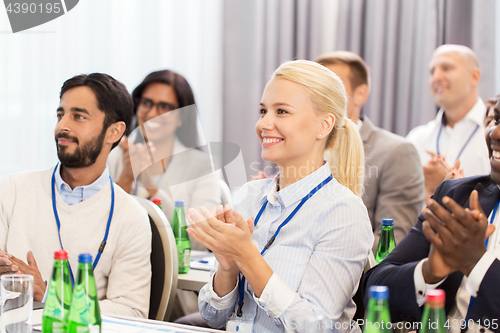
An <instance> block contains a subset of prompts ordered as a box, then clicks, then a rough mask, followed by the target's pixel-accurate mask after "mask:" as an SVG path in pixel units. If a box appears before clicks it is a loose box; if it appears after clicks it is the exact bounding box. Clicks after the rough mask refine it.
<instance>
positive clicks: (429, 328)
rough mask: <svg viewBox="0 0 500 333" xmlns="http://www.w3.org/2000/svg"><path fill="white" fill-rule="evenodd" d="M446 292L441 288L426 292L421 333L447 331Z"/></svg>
mask: <svg viewBox="0 0 500 333" xmlns="http://www.w3.org/2000/svg"><path fill="white" fill-rule="evenodd" d="M444 301H445V293H444V290H441V289H433V290H428V291H427V292H426V293H425V308H424V314H423V315H422V329H421V330H420V333H446V332H447V330H446V327H445V325H446V314H445V312H444Z"/></svg>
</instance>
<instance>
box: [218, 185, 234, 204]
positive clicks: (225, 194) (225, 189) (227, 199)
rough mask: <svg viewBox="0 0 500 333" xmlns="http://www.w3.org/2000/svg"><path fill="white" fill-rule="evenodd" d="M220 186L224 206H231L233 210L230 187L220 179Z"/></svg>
mask: <svg viewBox="0 0 500 333" xmlns="http://www.w3.org/2000/svg"><path fill="white" fill-rule="evenodd" d="M219 186H220V189H221V198H222V205H224V206H225V205H226V204H229V205H230V206H231V208H234V206H233V195H232V193H231V189H230V188H229V186H228V185H227V184H226V182H225V181H224V180H223V179H219Z"/></svg>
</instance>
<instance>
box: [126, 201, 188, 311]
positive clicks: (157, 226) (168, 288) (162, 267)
mask: <svg viewBox="0 0 500 333" xmlns="http://www.w3.org/2000/svg"><path fill="white" fill-rule="evenodd" d="M134 198H135V199H136V200H137V201H138V202H139V203H140V204H141V206H142V207H144V208H145V209H146V211H147V212H148V216H149V222H150V223H151V232H152V243H151V294H150V302H149V319H154V320H160V321H168V319H169V318H170V314H171V313H172V308H173V306H174V299H175V293H176V291H177V274H178V272H179V267H178V258H177V247H176V244H175V238H174V234H173V232H172V228H171V227H170V223H169V222H168V219H167V217H166V216H165V214H164V213H163V212H162V211H161V209H160V208H159V207H158V206H157V205H155V204H154V203H152V202H151V201H149V200H147V199H144V198H140V197H137V196H134Z"/></svg>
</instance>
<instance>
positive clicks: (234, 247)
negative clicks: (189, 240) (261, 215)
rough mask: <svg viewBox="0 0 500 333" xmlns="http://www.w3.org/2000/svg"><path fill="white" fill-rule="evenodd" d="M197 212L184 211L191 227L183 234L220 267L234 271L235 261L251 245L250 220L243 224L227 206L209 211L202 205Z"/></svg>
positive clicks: (252, 222)
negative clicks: (195, 241)
mask: <svg viewBox="0 0 500 333" xmlns="http://www.w3.org/2000/svg"><path fill="white" fill-rule="evenodd" d="M199 209H200V212H201V214H200V213H198V212H197V211H196V210H194V209H193V208H191V209H189V210H188V213H189V214H188V215H187V220H188V222H189V224H190V225H191V228H189V229H187V232H188V233H189V235H191V236H192V237H193V238H194V239H195V240H197V241H198V242H199V243H200V244H202V245H203V246H205V247H207V248H209V249H210V250H211V251H212V252H213V253H214V255H215V258H216V259H217V261H218V262H219V265H220V266H221V268H223V269H225V270H233V269H238V268H237V265H236V262H237V261H238V260H239V259H240V258H242V257H243V256H244V255H245V251H248V249H249V247H251V246H253V242H252V236H253V230H254V219H253V218H249V219H248V220H247V221H245V220H244V219H243V217H242V216H241V215H240V214H238V213H237V212H236V211H234V210H232V209H231V207H230V206H229V205H226V206H225V207H223V206H222V205H219V206H218V207H217V210H213V209H212V210H211V211H209V210H208V209H206V208H205V207H203V206H201V207H199Z"/></svg>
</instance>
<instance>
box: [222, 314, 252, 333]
mask: <svg viewBox="0 0 500 333" xmlns="http://www.w3.org/2000/svg"><path fill="white" fill-rule="evenodd" d="M253 319H254V317H253V316H245V315H243V316H241V317H238V316H236V314H233V315H232V316H231V318H230V319H229V321H228V322H227V325H226V332H238V333H252V332H253Z"/></svg>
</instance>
